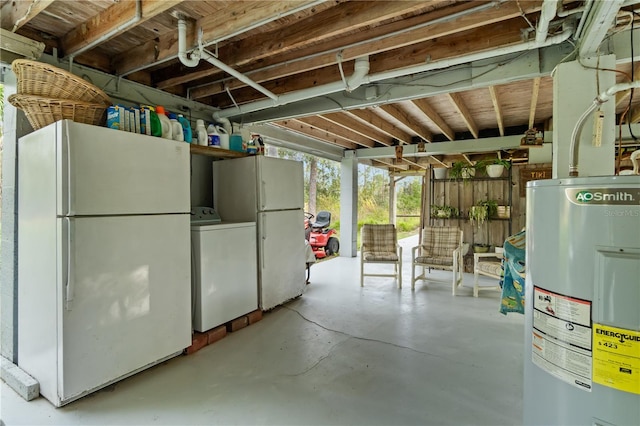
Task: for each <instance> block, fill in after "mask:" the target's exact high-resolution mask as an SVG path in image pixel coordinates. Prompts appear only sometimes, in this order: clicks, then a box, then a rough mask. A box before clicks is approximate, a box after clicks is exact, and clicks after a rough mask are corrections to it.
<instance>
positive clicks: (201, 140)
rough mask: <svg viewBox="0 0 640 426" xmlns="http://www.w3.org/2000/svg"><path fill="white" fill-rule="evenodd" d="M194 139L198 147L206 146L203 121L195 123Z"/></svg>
mask: <svg viewBox="0 0 640 426" xmlns="http://www.w3.org/2000/svg"><path fill="white" fill-rule="evenodd" d="M196 137H197V139H198V145H202V146H207V145H208V144H209V143H208V137H207V129H206V128H205V127H204V121H203V120H197V121H196Z"/></svg>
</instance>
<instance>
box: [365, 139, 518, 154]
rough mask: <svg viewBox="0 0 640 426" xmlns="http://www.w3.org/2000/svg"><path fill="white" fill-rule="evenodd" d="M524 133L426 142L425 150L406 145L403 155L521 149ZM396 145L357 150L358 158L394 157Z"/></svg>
mask: <svg viewBox="0 0 640 426" xmlns="http://www.w3.org/2000/svg"><path fill="white" fill-rule="evenodd" d="M522 137H523V135H514V136H504V137H495V138H483V139H469V140H464V141H451V142H446V143H430V144H426V145H425V147H424V151H419V150H418V144H411V145H404V146H403V147H402V148H403V151H402V156H403V157H430V156H432V155H450V154H460V153H461V152H491V151H500V150H503V149H520V148H521V147H520V140H521V139H522ZM395 155H396V151H395V147H393V146H388V147H381V148H367V149H359V150H356V156H357V157H358V159H376V158H394V157H395Z"/></svg>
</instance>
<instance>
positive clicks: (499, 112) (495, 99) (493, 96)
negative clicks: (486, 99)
mask: <svg viewBox="0 0 640 426" xmlns="http://www.w3.org/2000/svg"><path fill="white" fill-rule="evenodd" d="M489 94H490V95H491V102H492V103H493V110H494V111H495V112H496V121H497V123H498V131H499V132H500V136H504V122H503V120H502V108H501V107H500V99H499V98H498V91H497V89H496V87H495V86H489Z"/></svg>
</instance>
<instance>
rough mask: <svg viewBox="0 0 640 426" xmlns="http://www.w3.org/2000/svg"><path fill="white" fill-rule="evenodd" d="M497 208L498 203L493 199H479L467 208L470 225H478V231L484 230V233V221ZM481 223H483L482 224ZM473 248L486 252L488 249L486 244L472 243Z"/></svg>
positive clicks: (493, 213) (479, 251) (492, 214)
mask: <svg viewBox="0 0 640 426" xmlns="http://www.w3.org/2000/svg"><path fill="white" fill-rule="evenodd" d="M497 210H498V203H497V201H495V200H485V201H479V202H477V203H476V204H475V205H473V206H471V208H469V221H470V222H471V225H475V226H477V227H478V229H479V230H480V231H483V229H484V231H485V233H486V225H485V224H486V223H487V221H489V220H490V219H491V217H493V216H494V215H495V214H496V212H497ZM481 225H485V226H482V227H481ZM473 250H474V251H475V252H476V253H486V252H487V251H489V245H488V244H480V243H476V244H474V245H473Z"/></svg>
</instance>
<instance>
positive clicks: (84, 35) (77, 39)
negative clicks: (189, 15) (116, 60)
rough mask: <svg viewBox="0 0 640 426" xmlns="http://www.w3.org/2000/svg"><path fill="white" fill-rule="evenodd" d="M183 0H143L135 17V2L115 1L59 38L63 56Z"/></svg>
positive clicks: (110, 36) (149, 17) (104, 40)
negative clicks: (139, 14)
mask: <svg viewBox="0 0 640 426" xmlns="http://www.w3.org/2000/svg"><path fill="white" fill-rule="evenodd" d="M182 1H183V0H145V1H143V2H141V3H140V7H141V15H142V16H141V17H140V18H139V20H135V18H136V14H137V10H136V8H137V5H136V3H137V2H135V1H123V2H116V3H114V4H113V5H112V6H110V7H108V8H107V9H105V10H103V11H102V12H100V13H98V14H97V15H95V16H94V17H92V18H91V19H90V20H89V21H87V22H86V23H84V24H82V25H80V26H78V27H76V28H75V29H73V30H72V31H71V32H69V33H68V34H67V35H66V36H65V37H64V38H63V39H62V47H63V50H64V55H65V56H72V55H74V54H75V53H77V52H79V51H81V50H82V49H84V48H85V47H86V46H89V45H91V44H92V43H94V42H95V41H96V40H102V42H106V41H108V40H110V39H112V38H115V37H117V36H119V35H121V34H122V32H123V31H125V30H129V29H131V28H134V27H136V26H138V25H140V24H142V23H144V22H145V21H147V20H149V19H151V18H153V17H154V16H156V15H158V14H161V13H163V12H165V11H166V10H169V9H171V8H172V7H174V6H176V5H178V4H180V3H182Z"/></svg>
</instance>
